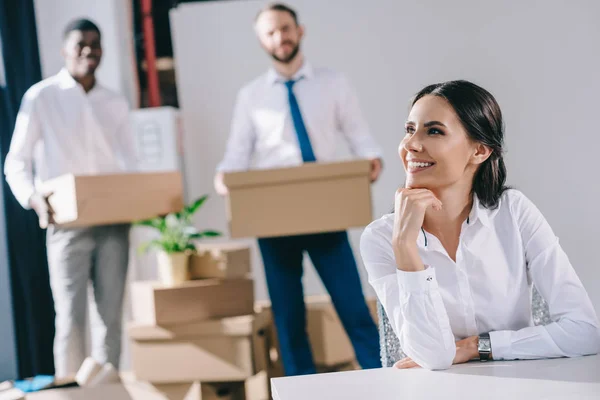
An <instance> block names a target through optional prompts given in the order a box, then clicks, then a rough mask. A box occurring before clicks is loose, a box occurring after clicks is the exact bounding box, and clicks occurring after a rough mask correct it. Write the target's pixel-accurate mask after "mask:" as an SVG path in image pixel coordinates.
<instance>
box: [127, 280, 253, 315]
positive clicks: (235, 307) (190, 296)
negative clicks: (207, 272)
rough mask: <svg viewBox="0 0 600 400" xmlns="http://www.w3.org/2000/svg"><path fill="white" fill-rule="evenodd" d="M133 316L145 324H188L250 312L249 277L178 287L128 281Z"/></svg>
mask: <svg viewBox="0 0 600 400" xmlns="http://www.w3.org/2000/svg"><path fill="white" fill-rule="evenodd" d="M131 303H132V312H133V319H134V321H136V322H139V323H142V324H148V325H169V324H188V323H191V322H194V321H202V320H206V319H210V318H224V317H233V316H238V315H248V314H252V313H253V312H254V310H253V305H254V284H253V281H252V280H251V279H225V280H222V279H203V280H197V281H188V282H185V283H183V284H181V285H178V286H165V285H162V284H160V283H158V282H150V281H142V282H134V283H132V284H131Z"/></svg>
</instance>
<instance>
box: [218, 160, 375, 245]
mask: <svg viewBox="0 0 600 400" xmlns="http://www.w3.org/2000/svg"><path fill="white" fill-rule="evenodd" d="M369 172H370V163H369V161H366V160H360V161H349V162H340V163H307V164H304V165H301V166H298V167H292V168H282V169H271V170H255V171H248V172H234V173H228V174H225V177H224V182H225V185H226V186H227V187H228V189H229V196H228V202H227V203H228V216H227V217H228V219H229V232H230V235H231V237H233V238H240V237H255V236H256V237H271V236H284V235H297V234H308V233H317V232H333V231H340V230H345V229H347V228H350V227H356V226H365V225H367V224H369V223H370V222H371V221H372V220H373V215H372V210H371V187H370V181H369Z"/></svg>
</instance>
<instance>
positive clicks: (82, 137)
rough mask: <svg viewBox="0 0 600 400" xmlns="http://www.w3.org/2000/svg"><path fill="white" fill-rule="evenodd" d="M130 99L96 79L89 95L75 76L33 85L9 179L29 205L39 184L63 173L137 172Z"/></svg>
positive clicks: (16, 132)
mask: <svg viewBox="0 0 600 400" xmlns="http://www.w3.org/2000/svg"><path fill="white" fill-rule="evenodd" d="M129 124H130V122H129V106H128V104H127V101H126V100H125V98H124V97H123V96H121V95H119V94H117V93H115V92H113V91H111V90H109V89H107V88H105V87H103V86H102V85H101V84H99V83H98V82H96V84H95V86H94V87H93V88H92V89H91V90H90V91H89V92H88V93H85V91H84V90H83V88H82V87H81V85H79V84H78V83H77V82H76V81H75V80H74V79H73V78H72V77H71V75H70V74H69V73H68V72H67V71H66V70H65V69H63V70H61V71H60V72H59V73H58V74H57V75H55V76H52V77H50V78H48V79H45V80H43V81H41V82H39V83H37V84H35V85H33V86H32V87H31V88H30V89H29V90H28V91H27V93H25V96H24V97H23V101H22V102H21V108H20V110H19V114H18V116H17V121H16V125H15V130H14V134H13V138H12V142H11V145H10V149H9V153H8V155H7V157H6V163H5V165H4V173H5V175H6V180H7V181H8V184H9V185H10V187H11V190H12V192H13V193H14V195H15V197H16V198H17V200H18V201H19V203H21V205H22V206H23V207H25V208H29V198H30V197H31V196H32V195H33V193H34V192H35V191H36V187H37V189H38V190H39V189H40V187H39V185H40V184H41V183H42V182H43V181H45V180H47V179H51V178H54V177H57V176H60V175H63V174H67V173H72V174H75V175H98V174H108V173H118V172H125V171H134V170H135V169H136V166H137V157H136V149H135V138H134V136H133V132H132V130H131V129H130V125H129Z"/></svg>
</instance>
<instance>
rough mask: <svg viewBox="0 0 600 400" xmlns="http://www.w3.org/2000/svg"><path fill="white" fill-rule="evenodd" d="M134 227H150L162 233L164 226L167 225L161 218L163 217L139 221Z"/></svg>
mask: <svg viewBox="0 0 600 400" xmlns="http://www.w3.org/2000/svg"><path fill="white" fill-rule="evenodd" d="M134 225H138V226H149V227H151V228H155V229H158V230H159V231H161V232H162V231H163V229H164V225H165V219H164V218H161V217H157V218H152V219H147V220H144V221H137V222H135V223H134Z"/></svg>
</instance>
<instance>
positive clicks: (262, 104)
mask: <svg viewBox="0 0 600 400" xmlns="http://www.w3.org/2000/svg"><path fill="white" fill-rule="evenodd" d="M293 80H297V82H296V83H295V84H294V86H293V91H294V94H295V96H296V99H297V100H298V105H299V107H300V111H301V113H302V119H303V121H304V125H305V126H306V130H307V131H308V136H309V138H310V142H311V145H312V148H313V152H314V154H315V157H316V159H317V161H318V162H320V161H323V162H330V161H334V160H335V158H336V152H337V143H338V142H337V140H338V138H339V137H340V136H343V137H344V138H345V139H346V140H347V142H348V144H349V145H350V149H351V151H352V153H353V154H354V155H356V156H358V157H361V158H369V159H371V158H379V157H381V151H380V149H379V146H378V145H377V143H376V142H375V140H374V139H373V137H372V136H371V135H370V133H369V128H368V126H367V123H366V121H365V119H364V118H363V115H362V113H361V111H360V108H359V105H358V99H357V96H356V94H355V93H354V90H353V89H352V87H351V86H350V84H349V82H348V81H347V80H346V78H344V76H343V75H341V74H339V73H337V72H334V71H331V70H329V69H324V68H313V67H312V66H311V65H310V64H309V63H307V62H305V63H304V64H303V66H302V68H301V69H300V70H299V71H298V72H297V73H296V74H295V75H294V77H293ZM285 81H287V79H286V78H284V77H282V76H280V75H278V74H277V72H276V71H275V70H274V69H271V70H269V71H268V72H267V73H265V74H263V75H262V76H260V77H259V78H257V79H255V80H254V81H252V82H251V83H249V84H248V85H246V86H244V87H243V88H242V89H241V90H240V92H239V93H238V97H237V101H236V105H235V110H234V114H233V121H232V124H231V134H230V136H229V141H228V144H227V149H226V151H225V156H224V158H223V161H222V162H221V163H220V164H219V166H218V167H217V170H218V171H224V172H229V171H243V170H247V169H250V168H251V167H253V168H257V169H266V168H280V167H289V166H297V165H300V164H302V154H301V152H300V146H299V145H298V138H297V136H296V131H295V129H294V123H293V121H292V117H291V113H290V105H289V100H288V90H287V88H286V86H285V84H284V82H285Z"/></svg>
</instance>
